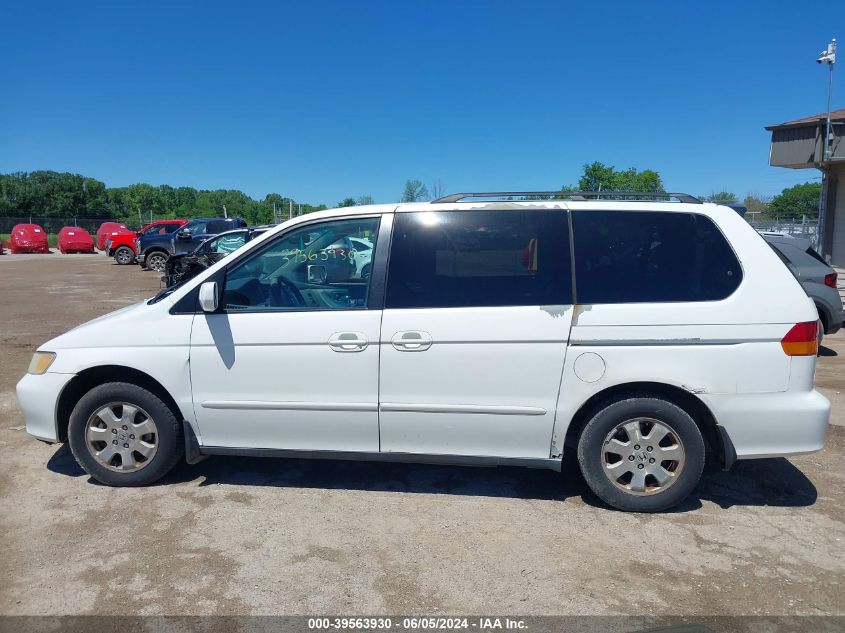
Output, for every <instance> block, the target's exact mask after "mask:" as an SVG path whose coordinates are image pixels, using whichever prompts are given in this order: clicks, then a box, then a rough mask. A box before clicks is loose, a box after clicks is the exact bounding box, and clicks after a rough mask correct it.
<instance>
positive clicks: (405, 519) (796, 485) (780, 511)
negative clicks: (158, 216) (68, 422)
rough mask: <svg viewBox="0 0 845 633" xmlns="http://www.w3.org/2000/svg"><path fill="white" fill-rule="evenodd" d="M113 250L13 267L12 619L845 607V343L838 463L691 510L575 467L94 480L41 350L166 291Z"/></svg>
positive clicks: (6, 455)
mask: <svg viewBox="0 0 845 633" xmlns="http://www.w3.org/2000/svg"><path fill="white" fill-rule="evenodd" d="M157 288H158V280H157V278H156V275H154V274H152V273H144V272H142V271H141V270H140V269H138V268H137V267H135V266H130V267H119V266H117V265H114V263H113V262H112V261H111V260H109V259H107V258H105V257H103V256H73V255H70V256H61V255H55V254H54V255H44V256H37V255H36V256H14V257H9V256H2V257H0V324H2V325H0V345H2V346H1V347H0V349H2V351H3V358H2V362H0V498H2V504H3V510H2V514H0V534H2V537H0V548H1V549H0V577H2V578H3V581H2V583H0V614H3V615H9V614H33V615H36V614H37V615H43V614H122V615H129V614H132V615H148V614H174V615H190V614H211V613H214V614H246V613H251V614H306V613H322V614H325V613H343V614H356V613H360V614H364V613H367V614H400V613H418V614H438V613H480V614H483V613H488V614H489V613H512V614H524V615H528V614H617V615H647V614H655V615H735V614H761V615H762V614H843V613H845V556H843V547H845V510H843V502H845V492H843V488H845V486H843V484H845V469H843V465H845V460H843V457H845V428H843V425H845V414H843V412H845V406H843V405H845V403H843V396H842V392H843V390H845V334H838V335H836V336H834V337H830V338H828V339H827V340H826V348H825V349H824V350H823V355H822V357H821V358H820V359H819V369H818V372H817V383H818V385H819V387H820V388H821V389H822V391H824V393H825V394H826V395H827V396H828V397H829V398H831V400H832V401H833V403H834V408H833V421H834V426H833V427H832V428H831V431H830V434H829V436H828V445H827V448H826V449H825V450H824V451H822V452H820V453H816V454H814V455H808V456H804V457H797V458H795V459H789V460H787V459H768V460H759V461H751V462H741V463H739V464H738V465H737V466H736V467H735V468H734V470H733V471H731V472H729V473H722V472H717V473H711V474H708V475H706V476H705V478H704V480H703V481H702V483H701V485H700V486H699V487H698V489H697V490H696V491H695V493H694V495H693V496H692V498H691V499H689V500H688V501H687V502H686V503H685V504H684V505H683V506H682V507H680V508H678V509H677V510H676V511H674V512H671V513H667V514H662V515H642V516H640V515H632V514H623V513H619V512H614V511H611V510H608V509H606V508H605V507H603V506H602V505H601V504H600V503H599V502H598V501H597V500H596V499H595V498H594V497H593V496H592V495H591V494H589V493H588V492H587V490H586V487H585V485H584V483H583V482H582V480H581V478H580V476H579V475H578V473H577V470H575V469H574V468H572V467H566V468H565V469H564V473H563V474H558V473H553V472H546V471H532V470H521V469H511V468H495V469H492V468H478V469H476V468H460V467H442V466H422V465H402V464H366V463H356V462H326V461H315V462H308V461H299V460H276V459H251V458H223V457H214V458H211V459H208V460H206V461H205V462H202V463H201V464H198V465H196V466H187V465H183V466H180V467H178V468H177V469H176V471H175V472H174V473H173V474H172V475H171V476H169V477H168V478H167V479H166V480H165V481H164V482H162V483H161V484H160V485H156V486H152V487H149V488H144V489H119V488H107V487H104V486H100V485H97V484H95V483H94V482H92V481H91V480H90V479H89V478H88V477H87V476H86V475H85V474H84V473H83V471H82V470H81V469H80V468H79V467H78V466H77V465H76V464H75V462H74V461H73V459H72V457H71V456H70V453H69V451H68V450H67V449H66V448H65V447H63V446H57V445H53V446H50V445H47V444H43V443H41V442H38V441H36V440H35V439H33V438H31V437H30V436H29V435H27V434H26V432H25V430H24V429H23V424H24V422H23V419H22V417H21V414H20V412H19V410H18V407H17V404H16V401H15V397H14V385H15V383H16V382H17V380H18V379H19V378H20V376H21V375H23V373H24V372H25V371H26V367H27V364H28V362H29V359H30V356H31V354H32V351H33V350H34V349H35V347H36V346H37V345H38V344H40V343H42V342H43V341H45V340H47V339H48V338H50V337H52V336H55V335H57V334H59V333H61V332H63V331H65V330H67V329H69V328H70V327H71V326H73V325H76V324H78V323H81V322H83V321H86V320H88V319H90V318H93V317H95V316H97V315H100V314H103V313H105V312H108V311H110V310H113V309H115V308H117V307H120V306H122V305H125V304H128V303H130V302H133V301H136V300H138V299H140V298H143V297H147V296H149V295H151V294H152V293H153V292H154V291H155V290H156V289H157Z"/></svg>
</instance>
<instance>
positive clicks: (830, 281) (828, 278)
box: [824, 273, 836, 288]
mask: <svg viewBox="0 0 845 633" xmlns="http://www.w3.org/2000/svg"><path fill="white" fill-rule="evenodd" d="M824 285H825V286H830V287H831V288H836V273H830V274H829V275H825V276H824Z"/></svg>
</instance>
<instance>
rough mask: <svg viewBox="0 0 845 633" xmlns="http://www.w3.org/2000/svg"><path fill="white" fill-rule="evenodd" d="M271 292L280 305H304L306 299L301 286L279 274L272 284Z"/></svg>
mask: <svg viewBox="0 0 845 633" xmlns="http://www.w3.org/2000/svg"><path fill="white" fill-rule="evenodd" d="M270 294H271V295H272V297H273V300H274V301H275V302H276V303H278V304H279V305H280V306H304V305H305V299H304V298H303V296H302V293H301V292H299V288H297V287H296V285H295V284H294V283H293V282H292V281H291V280H290V279H286V278H285V277H282V276H279V277H276V279H275V280H273V282H272V283H271V284H270Z"/></svg>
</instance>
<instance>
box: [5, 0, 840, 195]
mask: <svg viewBox="0 0 845 633" xmlns="http://www.w3.org/2000/svg"><path fill="white" fill-rule="evenodd" d="M833 4H835V3H833ZM828 6H829V9H831V10H829V11H828V12H827V15H826V16H824V15H823V14H822V13H820V12H819V11H817V10H816V9H815V8H814V7H813V6H812V5H811V4H807V3H804V4H798V3H795V2H783V3H780V2H774V1H767V2H762V1H761V2H743V1H732V2H718V1H716V2H704V1H703V0H701V1H699V2H651V1H643V2H618V3H617V2H595V1H593V2H584V3H577V4H576V3H564V2H552V1H549V2H534V1H528V0H520V1H518V2H517V1H513V2H479V1H463V0H453V1H451V2H445V1H444V2H435V1H417V2H410V1H399V0H394V1H384V2H368V1H365V0H360V1H354V2H353V1H352V0H348V1H337V2H323V1H319V0H314V1H308V2H305V1H303V2H298V3H285V2H253V1H251V0H240V1H239V2H237V3H234V2H195V3H188V2H166V3H160V2H154V1H145V2H140V1H138V2H135V3H129V2H123V1H120V0H117V1H111V2H102V3H98V2H84V1H81V2H61V3H48V2H40V3H39V2H18V3H11V2H4V3H3V5H2V7H0V23H2V24H3V29H2V30H3V36H2V37H0V66H2V68H3V78H4V84H5V85H4V90H3V96H2V99H0V172H9V171H31V170H35V169H53V170H59V171H73V172H78V173H82V174H85V175H90V176H94V177H96V178H99V179H100V180H103V181H105V182H106V184H107V185H109V186H121V185H127V184H130V183H133V182H149V183H152V184H154V185H158V184H163V183H167V184H172V185H190V186H194V187H198V188H236V189H242V190H244V191H245V192H247V193H248V194H250V195H252V196H254V197H263V196H264V194H266V193H268V192H278V193H281V194H282V195H287V196H293V197H294V198H295V199H297V200H300V201H308V202H314V203H318V202H326V203H328V204H333V203H336V202H337V201H338V200H340V199H342V198H344V197H346V196H355V197H357V196H360V195H364V194H368V195H372V196H373V197H374V198H375V199H376V200H377V201H392V200H396V199H398V197H399V196H400V195H401V192H402V187H403V184H404V182H405V180H406V179H408V178H418V179H420V180H422V181H424V182H426V183H431V182H433V181H435V180H438V179H439V180H440V181H441V182H442V183H443V184H444V185H445V188H446V189H447V190H449V191H471V190H497V189H502V188H506V189H520V190H523V189H546V188H558V187H560V186H561V185H563V184H569V183H575V182H576V181H577V179H578V176H579V175H580V173H581V169H582V165H583V164H584V163H586V162H592V161H594V160H599V161H602V162H605V163H608V164H612V165H615V166H616V167H618V168H625V167H630V166H634V167H637V168H640V169H643V168H652V169H656V170H658V171H659V172H660V174H661V175H662V177H663V180H664V183H665V184H666V187H667V188H668V189H670V190H677V191H686V192H690V193H693V194H701V193H709V192H711V191H719V190H722V189H727V190H730V191H733V192H735V193H737V194H738V195H740V196H743V195H745V193H747V192H757V193H762V194H773V193H777V192H778V191H780V190H781V189H782V188H783V187H785V186H789V185H791V184H794V183H797V182H803V181H804V180H807V179H810V178H815V177H817V172H815V171H800V172H795V171H792V170H786V169H777V168H771V167H768V165H767V161H768V140H769V135H768V133H766V132H765V131H764V130H763V127H764V126H765V125H768V124H773V123H778V122H781V121H784V120H788V119H791V118H796V117H800V116H805V115H810V114H814V113H817V112H821V111H823V110H824V109H825V107H826V99H827V76H826V74H827V71H826V69H825V68H822V67H820V66H819V65H817V64H816V63H815V58H816V56H817V54H818V52H819V51H820V50H821V49H822V48H823V47H824V46H825V45H826V44H827V42H828V41H829V40H830V38H831V37H835V36H837V35H838V36H839V39H840V41H842V42H843V43H845V11H835V10H833V9H832V5H828ZM840 48H841V51H840V58H841V60H840V61H841V62H845V47H840ZM837 66H838V68H837V71H836V73H835V74H836V75H837V76H836V79H835V86H834V107H837V106H838V107H845V63H840V64H838V65H837Z"/></svg>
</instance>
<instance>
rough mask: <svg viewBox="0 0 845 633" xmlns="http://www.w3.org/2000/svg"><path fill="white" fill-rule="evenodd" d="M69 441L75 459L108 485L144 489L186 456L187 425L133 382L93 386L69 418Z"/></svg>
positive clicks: (158, 400) (152, 395) (95, 477)
mask: <svg viewBox="0 0 845 633" xmlns="http://www.w3.org/2000/svg"><path fill="white" fill-rule="evenodd" d="M68 443H69V444H70V449H71V452H72V453H73V456H74V457H75V458H76V461H77V462H78V463H79V465H80V466H82V468H83V469H85V471H86V472H87V473H88V474H89V475H91V476H92V477H93V478H94V479H96V480H97V481H99V482H101V483H104V484H107V485H109V486H143V485H145V484H149V483H152V482H154V481H156V480H157V479H159V478H161V477H163V476H164V475H165V474H167V473H168V472H169V471H170V470H171V469H172V468H173V466H175V465H176V462H177V461H178V460H179V458H180V457H181V456H182V454H183V451H184V441H183V437H182V426H181V424H180V422H179V420H178V419H177V418H176V416H175V415H174V413H173V411H171V410H170V408H169V407H168V406H167V405H166V404H165V403H164V402H162V400H161V399H160V398H159V397H158V396H156V395H155V394H153V393H152V392H150V391H148V390H147V389H144V388H143V387H139V386H138V385H133V384H131V383H122V382H111V383H106V384H103V385H100V386H98V387H94V388H93V389H92V390H91V391H89V392H88V393H86V394H85V395H84V396H83V397H82V398H81V399H80V400H79V402H78V403H77V404H76V406H75V407H74V409H73V412H72V413H71V415H70V423H69V425H68Z"/></svg>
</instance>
